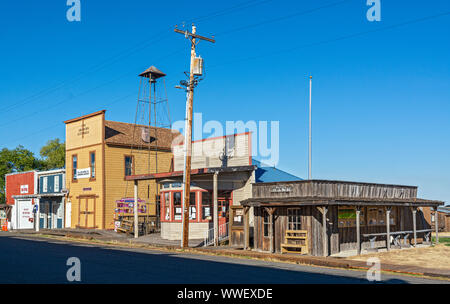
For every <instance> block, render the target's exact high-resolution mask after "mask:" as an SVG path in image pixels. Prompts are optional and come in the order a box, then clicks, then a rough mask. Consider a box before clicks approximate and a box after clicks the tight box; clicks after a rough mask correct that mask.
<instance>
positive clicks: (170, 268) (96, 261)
mask: <svg viewBox="0 0 450 304" xmlns="http://www.w3.org/2000/svg"><path fill="white" fill-rule="evenodd" d="M70 257H77V258H79V259H80V261H81V283H133V284H136V283H151V284H152V283H159V284H170V283H176V284H185V283H192V284H205V283H208V284H218V283H224V284H227V283H238V284H239V283H248V284H274V283H285V284H303V283H306V284H317V283H344V284H346V283H347V284H348V283H350V284H361V283H370V282H368V281H367V280H366V273H365V272H363V271H352V270H341V269H331V268H323V267H312V266H304V265H294V264H286V263H276V262H266V261H258V260H250V259H237V258H230V257H220V256H209V255H208V256H207V255H196V254H187V253H168V252H163V251H153V250H146V249H134V248H133V249H128V248H119V247H109V246H101V245H90V244H80V243H76V244H74V243H68V242H63V241H56V240H47V239H36V238H33V239H24V238H18V237H9V236H0V265H1V269H0V273H1V275H0V284H5V283H32V284H33V283H44V284H46V283H68V281H67V278H66V273H67V271H68V269H69V268H70V266H66V262H67V259H68V258H70ZM180 273H182V274H183V276H181V275H180ZM381 279H382V282H384V283H447V282H445V281H440V280H430V279H424V278H419V277H412V276H399V275H388V274H381Z"/></svg>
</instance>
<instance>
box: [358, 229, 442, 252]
mask: <svg viewBox="0 0 450 304" xmlns="http://www.w3.org/2000/svg"><path fill="white" fill-rule="evenodd" d="M432 231H433V230H432V229H422V230H416V234H417V233H425V241H426V243H430V236H431V232H432ZM413 233H414V231H393V232H390V233H389V235H390V236H392V237H393V243H394V246H397V247H399V248H402V247H403V248H408V247H410V245H409V244H408V237H409V235H410V234H413ZM362 236H363V237H367V238H369V241H370V248H369V249H368V250H369V251H378V249H377V248H375V241H376V239H377V237H378V236H386V237H387V233H386V232H381V233H365V234H363V235H362ZM402 236H403V244H401V242H400V237H402ZM389 242H390V240H389Z"/></svg>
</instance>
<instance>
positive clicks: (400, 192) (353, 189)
mask: <svg viewBox="0 0 450 304" xmlns="http://www.w3.org/2000/svg"><path fill="white" fill-rule="evenodd" d="M312 196H319V197H327V198H328V197H329V198H337V197H347V198H386V199H387V198H405V199H407V198H415V197H416V196H417V187H411V186H396V185H382V184H365V183H351V182H339V181H336V182H335V181H295V182H286V183H261V184H254V185H253V198H260V197H261V198H269V197H279V198H284V197H312Z"/></svg>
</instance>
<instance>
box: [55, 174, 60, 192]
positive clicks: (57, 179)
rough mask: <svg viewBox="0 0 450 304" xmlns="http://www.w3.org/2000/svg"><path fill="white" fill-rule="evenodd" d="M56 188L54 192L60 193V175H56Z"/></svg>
mask: <svg viewBox="0 0 450 304" xmlns="http://www.w3.org/2000/svg"><path fill="white" fill-rule="evenodd" d="M54 187H55V191H54V192H59V175H55V177H54Z"/></svg>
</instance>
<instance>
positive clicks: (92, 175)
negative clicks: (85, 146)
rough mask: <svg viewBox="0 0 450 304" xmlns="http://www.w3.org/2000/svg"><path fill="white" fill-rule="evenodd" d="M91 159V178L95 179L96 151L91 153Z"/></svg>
mask: <svg viewBox="0 0 450 304" xmlns="http://www.w3.org/2000/svg"><path fill="white" fill-rule="evenodd" d="M89 159H90V164H91V179H95V152H91V153H89Z"/></svg>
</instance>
